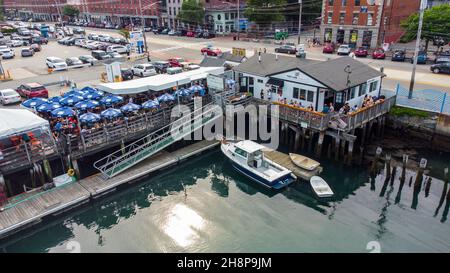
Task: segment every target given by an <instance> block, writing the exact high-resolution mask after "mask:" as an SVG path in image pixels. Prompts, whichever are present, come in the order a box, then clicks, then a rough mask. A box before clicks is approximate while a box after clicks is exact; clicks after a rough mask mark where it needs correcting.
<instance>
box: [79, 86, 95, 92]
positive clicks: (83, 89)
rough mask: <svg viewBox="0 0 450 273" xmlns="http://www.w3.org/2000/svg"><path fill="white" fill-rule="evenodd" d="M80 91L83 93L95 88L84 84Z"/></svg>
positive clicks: (92, 90)
mask: <svg viewBox="0 0 450 273" xmlns="http://www.w3.org/2000/svg"><path fill="white" fill-rule="evenodd" d="M81 91H82V92H84V93H88V92H97V89H95V88H94V87H90V86H85V87H83V88H81Z"/></svg>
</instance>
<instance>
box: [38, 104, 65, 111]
mask: <svg viewBox="0 0 450 273" xmlns="http://www.w3.org/2000/svg"><path fill="white" fill-rule="evenodd" d="M61 107H62V106H61V104H59V103H57V102H46V103H43V104H41V105H39V106H38V107H37V108H36V110H37V111H38V112H51V111H53V110H55V109H58V108H61Z"/></svg>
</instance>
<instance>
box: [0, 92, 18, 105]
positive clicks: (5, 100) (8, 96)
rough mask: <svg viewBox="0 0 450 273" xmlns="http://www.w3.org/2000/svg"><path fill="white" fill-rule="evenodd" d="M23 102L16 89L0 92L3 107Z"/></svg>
mask: <svg viewBox="0 0 450 273" xmlns="http://www.w3.org/2000/svg"><path fill="white" fill-rule="evenodd" d="M21 100H22V99H21V98H20V95H19V93H17V92H16V91H15V90H14V89H3V90H0V102H1V103H2V105H7V104H13V103H17V102H20V101H21Z"/></svg>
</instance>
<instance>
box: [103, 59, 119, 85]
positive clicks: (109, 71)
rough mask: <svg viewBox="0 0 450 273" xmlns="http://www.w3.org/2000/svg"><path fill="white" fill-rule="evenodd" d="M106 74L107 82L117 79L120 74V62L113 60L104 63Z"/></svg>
mask: <svg viewBox="0 0 450 273" xmlns="http://www.w3.org/2000/svg"><path fill="white" fill-rule="evenodd" d="M105 66H106V75H107V76H108V82H114V81H115V79H119V78H120V76H121V72H120V63H118V62H114V63H111V64H106V65H105Z"/></svg>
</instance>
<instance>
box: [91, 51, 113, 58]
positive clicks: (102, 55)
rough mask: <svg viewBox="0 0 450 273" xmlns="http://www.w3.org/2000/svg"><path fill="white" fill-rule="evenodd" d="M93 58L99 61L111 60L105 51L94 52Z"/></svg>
mask: <svg viewBox="0 0 450 273" xmlns="http://www.w3.org/2000/svg"><path fill="white" fill-rule="evenodd" d="M91 54H92V57H94V58H96V59H97V60H107V59H111V55H109V54H108V53H106V52H105V51H103V50H94V51H92V53H91Z"/></svg>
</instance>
